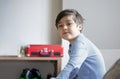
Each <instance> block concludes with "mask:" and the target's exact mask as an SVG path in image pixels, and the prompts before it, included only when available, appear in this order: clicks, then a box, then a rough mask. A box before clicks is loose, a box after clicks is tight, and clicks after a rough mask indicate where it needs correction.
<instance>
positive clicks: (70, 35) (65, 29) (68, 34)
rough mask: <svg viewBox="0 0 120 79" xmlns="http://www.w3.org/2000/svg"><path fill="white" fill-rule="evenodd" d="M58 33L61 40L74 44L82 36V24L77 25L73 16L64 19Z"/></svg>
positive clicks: (60, 22)
mask: <svg viewBox="0 0 120 79" xmlns="http://www.w3.org/2000/svg"><path fill="white" fill-rule="evenodd" d="M57 27H58V33H59V35H60V37H61V38H64V39H66V40H68V41H69V42H70V43H72V42H74V40H75V39H76V38H77V36H78V35H79V34H80V30H81V29H82V24H79V25H78V24H76V23H75V21H74V20H73V15H68V16H65V17H63V18H62V19H61V20H60V21H59V23H58V25H57Z"/></svg>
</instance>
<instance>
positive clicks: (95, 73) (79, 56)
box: [56, 34, 106, 79]
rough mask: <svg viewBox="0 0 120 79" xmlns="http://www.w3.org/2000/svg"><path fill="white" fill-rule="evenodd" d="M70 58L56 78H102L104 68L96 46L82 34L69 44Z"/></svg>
mask: <svg viewBox="0 0 120 79" xmlns="http://www.w3.org/2000/svg"><path fill="white" fill-rule="evenodd" d="M69 56H70V59H69V61H68V63H67V65H66V66H65V68H64V69H63V70H62V71H61V72H60V74H59V75H58V76H57V77H56V79H72V77H73V76H76V79H102V78H103V76H104V74H105V72H106V70H105V64H104V60H103V57H102V55H101V53H100V51H99V50H98V48H97V47H96V46H95V45H94V44H93V43H92V42H91V41H89V40H88V39H87V38H86V37H85V36H84V35H83V34H80V35H79V37H78V38H77V39H76V40H75V42H73V43H72V44H71V45H70V48H69Z"/></svg>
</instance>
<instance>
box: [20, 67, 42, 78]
mask: <svg viewBox="0 0 120 79" xmlns="http://www.w3.org/2000/svg"><path fill="white" fill-rule="evenodd" d="M19 79H41V74H40V71H39V70H38V69H36V68H33V69H28V68H26V69H23V71H22V73H21V75H20V78H19Z"/></svg>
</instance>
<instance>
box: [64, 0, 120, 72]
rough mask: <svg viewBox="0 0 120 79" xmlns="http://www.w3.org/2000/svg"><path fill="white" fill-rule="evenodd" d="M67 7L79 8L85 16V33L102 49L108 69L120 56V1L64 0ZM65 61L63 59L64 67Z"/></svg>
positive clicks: (65, 45)
mask: <svg viewBox="0 0 120 79" xmlns="http://www.w3.org/2000/svg"><path fill="white" fill-rule="evenodd" d="M66 8H73V9H76V10H78V11H79V12H80V13H81V15H82V16H83V17H84V18H85V22H84V29H83V33H84V34H85V35H86V36H87V37H88V38H89V39H90V40H91V41H92V42H93V43H95V44H96V45H97V46H98V48H99V49H100V50H101V52H102V54H103V56H104V59H105V64H106V68H107V70H108V69H109V68H110V67H111V65H112V64H113V63H114V62H115V61H116V60H117V59H118V58H120V46H119V45H120V42H119V41H120V37H119V33H120V31H119V29H120V27H119V26H120V22H119V19H120V15H119V14H120V10H119V9H120V1H119V0H99V1H98V0H89V1H86V0H69V1H67V0H63V9H66ZM62 42H63V43H62V44H63V47H65V48H68V47H67V44H68V43H67V42H66V41H65V40H63V41H62ZM65 43H66V44H65ZM66 51H67V50H65V53H67V52H66ZM65 55H66V56H67V54H65ZM63 59H64V58H63ZM66 61H67V60H66ZM65 63H66V62H65V61H63V67H64V65H65Z"/></svg>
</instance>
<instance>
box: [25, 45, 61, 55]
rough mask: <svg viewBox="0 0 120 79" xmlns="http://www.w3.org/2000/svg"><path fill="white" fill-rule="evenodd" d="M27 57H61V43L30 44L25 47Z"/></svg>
mask: <svg viewBox="0 0 120 79" xmlns="http://www.w3.org/2000/svg"><path fill="white" fill-rule="evenodd" d="M26 55H27V56H28V57H62V56H63V48H62V47H61V45H30V46H28V47H27V50H26Z"/></svg>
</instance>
